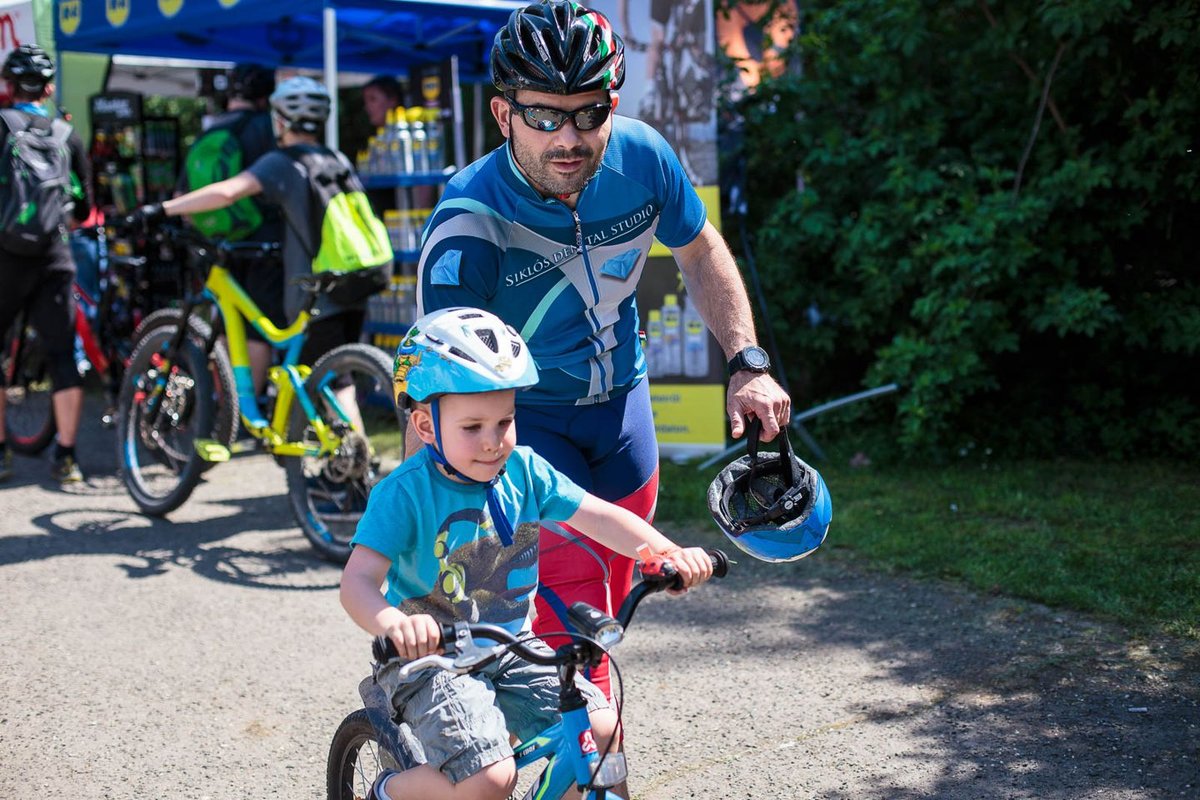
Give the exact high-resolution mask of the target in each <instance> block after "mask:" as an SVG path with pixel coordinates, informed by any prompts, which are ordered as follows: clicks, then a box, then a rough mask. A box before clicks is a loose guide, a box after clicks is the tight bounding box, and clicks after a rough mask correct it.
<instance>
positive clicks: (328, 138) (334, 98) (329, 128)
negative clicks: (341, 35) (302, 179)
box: [322, 6, 338, 150]
mask: <svg viewBox="0 0 1200 800" xmlns="http://www.w3.org/2000/svg"><path fill="white" fill-rule="evenodd" d="M322 22H323V29H324V34H325V88H326V89H328V90H329V119H327V120H325V146H326V147H328V148H329V149H330V150H337V149H338V69H337V62H338V58H337V10H336V9H334V7H333V6H325V9H324V11H323V12H322Z"/></svg>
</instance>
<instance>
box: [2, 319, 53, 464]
mask: <svg viewBox="0 0 1200 800" xmlns="http://www.w3.org/2000/svg"><path fill="white" fill-rule="evenodd" d="M0 370H3V374H4V398H5V402H6V405H5V412H4V434H5V437H6V438H7V441H8V446H9V447H11V448H12V449H13V452H15V453H21V454H22V455H27V456H32V455H37V454H38V453H40V452H42V451H43V450H45V449H46V445H48V444H50V440H51V439H53V438H54V432H55V430H56V429H57V428H56V426H55V424H54V403H53V399H52V398H53V395H54V386H53V385H52V384H51V380H50V365H49V363H48V362H47V361H46V351H45V349H44V348H43V347H42V341H41V337H39V336H38V334H37V331H35V330H34V329H33V328H32V327H29V326H27V325H25V324H24V322H23V321H20V322H18V323H17V324H16V325H14V326H13V328H12V331H10V335H9V336H6V337H5V339H4V351H3V353H0Z"/></svg>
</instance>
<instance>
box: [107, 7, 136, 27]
mask: <svg viewBox="0 0 1200 800" xmlns="http://www.w3.org/2000/svg"><path fill="white" fill-rule="evenodd" d="M132 3H133V0H104V16H105V18H106V19H107V20H108V24H109V25H112V26H113V27H114V28H119V27H121V26H122V25H124V24H125V23H126V22H128V21H129V6H130V5H132Z"/></svg>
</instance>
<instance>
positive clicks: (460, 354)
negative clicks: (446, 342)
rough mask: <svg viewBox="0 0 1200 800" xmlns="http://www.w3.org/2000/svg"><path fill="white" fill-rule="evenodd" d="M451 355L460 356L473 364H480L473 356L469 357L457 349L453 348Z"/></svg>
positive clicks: (451, 348)
mask: <svg viewBox="0 0 1200 800" xmlns="http://www.w3.org/2000/svg"><path fill="white" fill-rule="evenodd" d="M450 353H451V354H452V355H456V356H458V357H459V358H461V359H462V360H463V361H470V362H471V363H472V364H475V363H478V362H476V361H475V359H474V358H473V357H472V356H470V355H468V354H467V353H464V352H463V351H462V350H459V349H458V348H457V347H454V346H451V347H450Z"/></svg>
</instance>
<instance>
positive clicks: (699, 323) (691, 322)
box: [683, 297, 708, 378]
mask: <svg viewBox="0 0 1200 800" xmlns="http://www.w3.org/2000/svg"><path fill="white" fill-rule="evenodd" d="M683 300H684V303H683V374H684V375H686V376H687V377H689V378H703V377H704V376H705V375H707V374H708V328H706V327H705V325H704V319H703V318H702V317H701V316H700V310H699V309H697V308H696V304H695V303H693V302H692V300H691V298H689V297H684V298H683Z"/></svg>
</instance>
